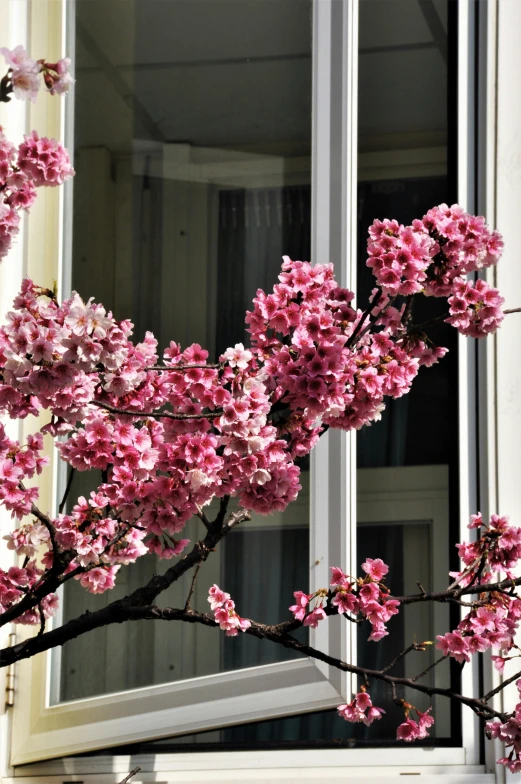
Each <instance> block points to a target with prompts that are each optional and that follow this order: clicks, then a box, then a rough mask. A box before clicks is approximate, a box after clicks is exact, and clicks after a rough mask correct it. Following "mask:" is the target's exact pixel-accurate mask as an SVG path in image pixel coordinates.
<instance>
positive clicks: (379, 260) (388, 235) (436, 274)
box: [367, 204, 504, 338]
mask: <svg viewBox="0 0 521 784" xmlns="http://www.w3.org/2000/svg"><path fill="white" fill-rule="evenodd" d="M367 251H368V256H369V258H368V260H367V266H368V267H370V268H371V269H372V271H373V274H374V275H375V278H376V282H377V284H378V286H379V287H380V290H381V291H382V292H383V295H384V300H382V302H381V303H379V306H381V305H382V303H383V304H384V305H385V306H387V304H388V302H389V301H390V299H392V300H394V298H395V297H397V296H398V295H402V296H409V295H411V294H417V293H419V292H423V293H424V294H426V295H430V296H434V297H446V298H448V302H449V314H450V315H449V317H448V318H447V322H448V323H449V324H452V326H454V327H456V329H457V330H458V331H459V332H461V334H463V335H468V336H470V337H475V338H479V337H484V336H485V335H487V334H489V333H492V332H495V331H496V329H497V328H498V326H499V325H500V323H501V321H502V319H503V313H502V311H501V305H502V304H503V302H504V300H503V298H502V297H501V296H500V295H499V292H498V291H497V290H496V289H493V288H491V287H489V286H488V284H487V283H486V282H485V281H483V280H478V281H476V283H474V284H472V283H469V282H468V281H467V280H466V277H467V275H468V274H469V273H472V272H478V271H479V270H481V269H482V268H484V267H489V266H491V265H493V264H496V263H497V261H498V260H499V258H500V256H501V253H502V251H503V240H502V238H501V235H500V234H499V233H498V232H492V231H490V229H489V228H488V226H487V225H486V223H485V219H484V218H483V217H481V216H476V215H469V214H468V213H466V212H465V211H464V210H463V209H462V208H461V207H459V206H458V205H457V204H455V205H453V206H452V207H448V206H447V205H446V204H441V205H440V206H439V207H434V208H433V209H432V210H429V212H428V213H427V214H426V215H424V217H423V218H422V220H415V221H413V223H412V225H411V226H403V225H402V224H399V223H398V222H397V221H394V220H392V221H391V220H383V221H380V220H375V221H374V223H373V225H372V226H371V227H370V229H369V241H368V245H367Z"/></svg>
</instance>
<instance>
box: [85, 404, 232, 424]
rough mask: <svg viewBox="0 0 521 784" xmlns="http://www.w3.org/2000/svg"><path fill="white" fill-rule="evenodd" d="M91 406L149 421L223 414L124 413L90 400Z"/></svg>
mask: <svg viewBox="0 0 521 784" xmlns="http://www.w3.org/2000/svg"><path fill="white" fill-rule="evenodd" d="M90 403H91V405H93V406H98V408H103V409H104V410H105V411H108V412H109V413H111V414H118V415H120V416H133V417H140V418H143V419H144V418H146V417H148V418H149V419H176V420H184V419H215V418H216V417H219V416H221V414H222V413H223V411H222V408H218V409H216V410H215V411H209V412H208V413H207V414H173V413H172V412H171V411H126V410H125V409H124V408H115V406H111V405H109V404H108V403H102V402H101V400H91V401H90Z"/></svg>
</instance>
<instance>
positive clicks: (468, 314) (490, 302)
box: [447, 278, 505, 338]
mask: <svg viewBox="0 0 521 784" xmlns="http://www.w3.org/2000/svg"><path fill="white" fill-rule="evenodd" d="M452 291H453V294H452V297H449V312H450V316H449V318H448V319H447V321H448V323H449V324H452V326H453V327H456V329H457V330H458V332H461V334H462V335H467V336H468V337H471V338H481V337H484V336H485V335H488V334H490V333H493V332H495V331H496V330H497V328H498V327H499V325H500V324H501V322H502V321H503V318H504V314H503V311H502V310H501V305H502V304H503V303H504V301H505V300H504V299H503V297H502V296H500V294H499V291H498V290H497V289H493V288H491V287H490V286H489V285H488V283H487V282H486V281H484V280H477V281H476V282H475V283H470V282H468V281H465V280H462V279H458V278H457V279H456V280H455V281H454V284H453V287H452Z"/></svg>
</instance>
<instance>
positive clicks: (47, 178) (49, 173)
mask: <svg viewBox="0 0 521 784" xmlns="http://www.w3.org/2000/svg"><path fill="white" fill-rule="evenodd" d="M17 164H18V169H19V170H20V171H21V172H23V173H24V174H25V175H26V176H27V178H28V179H29V180H30V181H31V182H32V183H33V184H34V185H35V186H36V187H37V188H39V187H41V186H42V185H63V183H64V182H65V180H68V179H69V177H72V176H73V175H74V169H73V168H72V166H71V162H70V159H69V153H68V152H67V150H66V149H65V147H63V145H61V144H60V142H57V141H56V140H55V139H48V138H47V137H46V136H43V137H42V138H40V137H39V136H38V133H37V132H36V131H32V132H31V133H30V134H29V135H28V136H26V137H25V139H24V141H23V142H22V143H21V144H20V146H19V147H18V159H17Z"/></svg>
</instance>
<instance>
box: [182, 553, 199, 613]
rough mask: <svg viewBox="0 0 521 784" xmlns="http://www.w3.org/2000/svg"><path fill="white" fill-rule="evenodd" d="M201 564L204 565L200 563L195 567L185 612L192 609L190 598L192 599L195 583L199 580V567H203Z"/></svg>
mask: <svg viewBox="0 0 521 784" xmlns="http://www.w3.org/2000/svg"><path fill="white" fill-rule="evenodd" d="M201 566H202V563H198V564H197V566H196V567H195V571H194V576H193V577H192V584H191V586H190V590H189V591H188V596H187V597H186V602H185V612H188V610H190V609H191V608H190V600H191V598H192V596H193V595H194V591H195V583H196V581H197V575H198V574H199V569H200V568H201Z"/></svg>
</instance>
